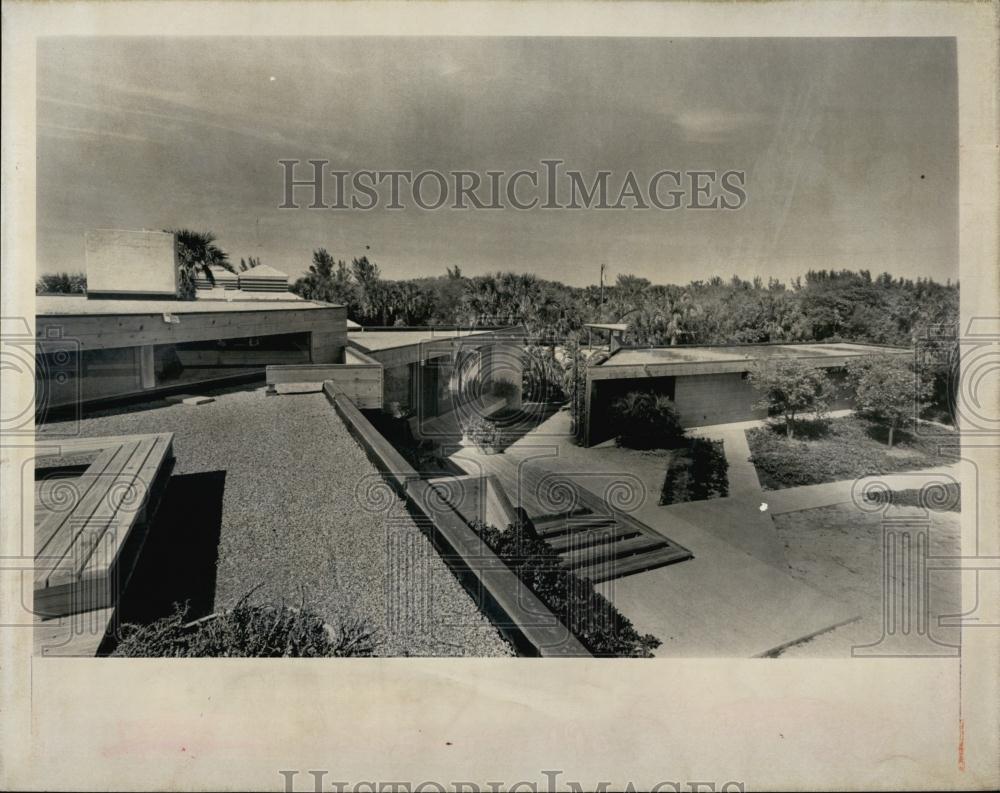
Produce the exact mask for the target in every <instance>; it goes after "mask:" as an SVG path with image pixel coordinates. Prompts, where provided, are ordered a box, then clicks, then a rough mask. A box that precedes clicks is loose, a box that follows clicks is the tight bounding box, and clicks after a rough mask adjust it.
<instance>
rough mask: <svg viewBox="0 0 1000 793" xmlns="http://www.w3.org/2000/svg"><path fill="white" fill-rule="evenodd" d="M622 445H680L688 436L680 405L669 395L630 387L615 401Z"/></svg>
mask: <svg viewBox="0 0 1000 793" xmlns="http://www.w3.org/2000/svg"><path fill="white" fill-rule="evenodd" d="M611 416H612V421H613V422H614V426H615V427H616V429H617V430H618V434H617V442H618V445H619V446H625V447H627V448H629V449H660V448H672V447H675V446H678V445H679V444H680V443H681V441H682V439H683V438H684V429H683V427H681V422H680V418H679V417H678V415H677V409H676V408H675V407H674V403H673V401H672V400H671V399H670V398H669V397H665V396H663V395H662V394H656V393H654V392H652V391H630V392H629V393H628V394H626V395H625V396H623V397H619V398H618V399H616V400H615V401H614V402H612V403H611Z"/></svg>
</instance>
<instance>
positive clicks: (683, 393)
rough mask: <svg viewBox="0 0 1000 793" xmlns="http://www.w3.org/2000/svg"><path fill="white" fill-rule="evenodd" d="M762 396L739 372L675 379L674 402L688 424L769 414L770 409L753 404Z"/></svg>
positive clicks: (717, 422)
mask: <svg viewBox="0 0 1000 793" xmlns="http://www.w3.org/2000/svg"><path fill="white" fill-rule="evenodd" d="M759 398H760V395H759V393H758V392H757V391H756V390H754V388H753V386H751V385H750V381H749V380H748V379H745V378H744V376H743V375H742V374H740V373H739V372H727V373H724V374H700V375H690V376H688V377H678V378H676V379H675V381H674V402H675V403H676V405H677V410H678V412H679V413H680V417H681V423H682V424H683V425H684V426H685V427H698V426H703V425H706V424H725V423H727V422H730V421H749V420H750V419H762V418H766V417H767V411H765V410H754V409H753V408H752V405H753V403H754V402H756V401H757V400H758V399H759Z"/></svg>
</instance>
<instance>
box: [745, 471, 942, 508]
mask: <svg viewBox="0 0 1000 793" xmlns="http://www.w3.org/2000/svg"><path fill="white" fill-rule="evenodd" d="M932 481H940V482H942V483H948V482H951V481H955V482H960V481H961V473H960V470H959V466H958V465H946V466H940V467H938V468H927V469H925V470H923V471H900V472H898V473H890V474H878V475H876V476H866V477H863V478H862V479H858V480H854V479H848V480H846V481H842V482H826V483H824V484H821V485H803V486H801V487H789V488H785V489H783V490H768V491H767V492H766V493H764V496H763V497H764V500H765V501H766V502H767V506H768V512H771V513H773V514H775V515H782V514H784V513H786V512H798V511H799V510H803V509H814V508H815V507H827V506H831V505H833V504H848V503H850V502H852V501H853V500H854V494H855V493H859V492H863V491H864V489H865V487H866V486H870V485H871V484H873V483H876V482H879V483H884V484H885V485H886V486H887V487H889V488H890V489H891V490H919V489H920V488H922V487H924V486H925V485H927V484H928V483H930V482H932Z"/></svg>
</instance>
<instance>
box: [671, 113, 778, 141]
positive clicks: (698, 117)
mask: <svg viewBox="0 0 1000 793" xmlns="http://www.w3.org/2000/svg"><path fill="white" fill-rule="evenodd" d="M670 120H671V122H672V123H673V124H674V125H675V126H676V127H678V129H679V130H680V131H681V133H682V134H683V135H684V137H685V138H686V139H687V140H689V141H690V142H692V143H722V142H725V141H729V140H733V139H734V138H735V137H737V136H738V135H740V134H742V133H744V132H746V131H747V130H749V129H751V128H753V127H756V126H759V125H760V124H762V123H764V122H765V121H766V120H767V116H765V115H764V114H763V113H743V112H736V111H731V110H683V111H681V112H680V113H674V114H673V115H672V116H671V119H670Z"/></svg>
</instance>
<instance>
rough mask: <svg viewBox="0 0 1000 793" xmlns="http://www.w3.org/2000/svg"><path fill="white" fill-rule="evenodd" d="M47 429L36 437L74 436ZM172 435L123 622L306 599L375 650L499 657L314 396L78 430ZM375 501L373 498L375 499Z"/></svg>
mask: <svg viewBox="0 0 1000 793" xmlns="http://www.w3.org/2000/svg"><path fill="white" fill-rule="evenodd" d="M76 429H77V428H76V426H75V425H74V424H72V423H51V424H48V425H46V426H45V431H46V432H45V435H46V436H47V437H48V438H53V437H55V436H56V435H58V434H59V433H60V432H63V433H67V432H69V433H73V432H75V431H76ZM144 432H173V433H175V436H174V452H175V454H176V457H177V462H176V466H175V468H174V471H173V475H172V477H171V480H170V483H169V485H168V488H167V492H166V494H165V495H164V499H163V502H162V504H161V506H160V509H159V512H158V514H157V518H156V520H155V522H154V524H153V526H152V528H151V530H150V536H149V539H148V540H147V542H146V546H145V548H144V552H143V554H142V556H141V557H140V560H139V566H138V567H137V568H136V571H135V574H134V575H133V578H132V582H131V583H130V585H129V589H128V590H127V591H126V592H125V593H124V596H123V619H126V620H128V621H134V622H144V623H145V622H150V621H152V620H154V619H156V618H158V617H163V616H168V615H170V614H172V613H173V604H174V602H180V603H184V602H185V601H189V602H190V606H191V613H190V615H189V618H190V619H195V618H198V617H200V616H202V615H204V614H208V613H210V612H213V611H218V610H219V609H225V608H231V607H233V606H234V605H235V604H236V603H237V602H238V601H239V599H240V598H241V596H243V595H245V594H246V593H247V592H248V591H249V590H251V589H252V588H254V587H260V588H259V589H258V590H257V591H256V592H255V596H254V601H255V602H260V601H270V602H273V603H285V604H287V605H289V606H299V605H300V602H302V600H303V599H304V601H305V605H306V607H307V608H309V609H310V610H312V611H314V612H315V613H317V614H318V615H319V616H320V617H322V618H323V619H324V620H325V621H327V622H328V623H330V624H332V625H336V624H337V623H338V622H340V621H342V620H343V619H351V618H363V619H365V620H367V621H368V622H369V623H370V624H371V625H372V626H373V627H374V628H375V629H376V631H377V635H378V646H377V647H376V650H375V652H376V654H377V655H427V656H430V655H473V656H485V655H510V654H511V652H512V651H511V648H510V646H509V645H508V644H507V643H506V642H505V641H504V640H503V639H502V638H501V637H500V635H499V633H498V632H497V630H496V628H495V627H494V626H493V625H492V624H490V622H489V620H488V619H487V618H486V617H484V616H483V615H482V614H481V613H480V611H479V609H478V608H477V607H476V605H475V603H474V602H473V600H472V599H471V598H470V597H469V595H468V594H467V593H466V591H465V590H464V589H463V587H462V585H461V583H460V582H459V581H458V580H457V579H456V578H455V576H454V575H453V574H452V572H451V570H450V569H449V568H448V566H447V565H446V564H445V562H444V561H443V560H442V559H441V557H440V556H438V554H437V552H436V551H435V550H434V548H433V546H432V545H431V543H430V541H429V540H428V539H427V537H425V535H424V534H423V533H422V532H421V531H420V529H419V528H418V527H417V525H416V524H415V523H414V521H413V519H412V518H411V517H410V515H409V514H408V512H407V511H406V510H405V509H403V508H401V505H400V503H399V502H398V500H395V499H389V500H387V501H386V502H385V503H384V506H385V507H386V508H387V509H388V510H389V511H386V510H378V509H374V508H373V509H365V508H364V507H363V505H362V504H361V503H359V494H361V496H362V499H363V498H364V495H363V494H364V493H367V492H368V491H369V490H370V489H371V488H374V491H373V494H372V497H373V498H375V499H376V500H377V499H378V498H379V493H381V492H382V491H381V490H380V489H379V487H378V485H377V484H375V483H377V482H378V481H379V479H378V476H377V472H376V470H375V468H374V466H373V465H372V464H371V463H370V462H369V460H368V458H367V457H366V455H365V452H364V451H363V450H362V448H361V447H360V446H359V445H358V444H357V442H356V441H355V440H354V439H353V438H352V437H351V435H350V433H349V432H348V430H347V427H345V426H344V424H343V422H342V421H341V420H340V418H339V417H338V416H337V414H336V412H335V411H334V410H333V408H332V407H331V406H330V404H329V402H327V400H326V397H325V396H323V395H322V394H300V395H294V396H267V395H265V394H264V393H262V392H261V391H259V390H257V391H254V390H249V391H236V392H232V393H220V394H218V395H217V397H216V401H215V402H212V403H210V404H205V405H199V406H191V405H179V404H178V405H170V404H166V403H163V402H158V403H151V404H148V405H145V406H132V407H130V408H128V409H123V410H121V411H106V412H104V413H103V414H102V415H98V416H93V417H90V418H86V419H84V420H83V421H82V422H81V423H80V425H79V433H80V434H81V435H83V436H101V435H118V434H133V433H144ZM373 506H374V505H373Z"/></svg>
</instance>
